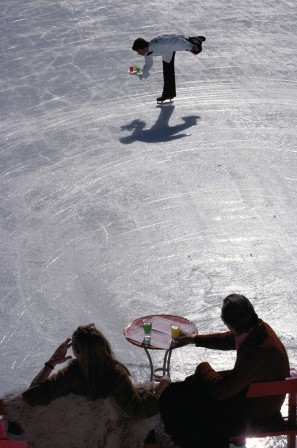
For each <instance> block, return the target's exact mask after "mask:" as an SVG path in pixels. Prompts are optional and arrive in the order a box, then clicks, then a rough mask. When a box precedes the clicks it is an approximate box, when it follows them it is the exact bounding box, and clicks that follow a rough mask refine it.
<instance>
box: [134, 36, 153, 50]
mask: <svg viewBox="0 0 297 448" xmlns="http://www.w3.org/2000/svg"><path fill="white" fill-rule="evenodd" d="M148 46H149V43H148V42H147V41H146V40H145V39H143V38H142V37H138V38H137V39H136V40H135V41H134V44H133V45H132V50H134V51H138V50H143V49H144V48H145V47H148Z"/></svg>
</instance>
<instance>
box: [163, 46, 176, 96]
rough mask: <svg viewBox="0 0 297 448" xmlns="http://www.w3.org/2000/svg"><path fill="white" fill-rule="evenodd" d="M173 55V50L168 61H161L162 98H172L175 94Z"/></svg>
mask: <svg viewBox="0 0 297 448" xmlns="http://www.w3.org/2000/svg"><path fill="white" fill-rule="evenodd" d="M174 57H175V51H174V52H173V55H172V58H171V61H170V62H165V61H163V80H164V86H163V93H162V96H163V97H164V98H174V97H175V96H176V88H175V71H174Z"/></svg>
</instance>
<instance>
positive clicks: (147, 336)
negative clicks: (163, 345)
mask: <svg viewBox="0 0 297 448" xmlns="http://www.w3.org/2000/svg"><path fill="white" fill-rule="evenodd" d="M142 323H143V331H144V343H145V344H149V343H150V341H151V334H152V326H153V325H152V321H151V320H150V319H143V322H142Z"/></svg>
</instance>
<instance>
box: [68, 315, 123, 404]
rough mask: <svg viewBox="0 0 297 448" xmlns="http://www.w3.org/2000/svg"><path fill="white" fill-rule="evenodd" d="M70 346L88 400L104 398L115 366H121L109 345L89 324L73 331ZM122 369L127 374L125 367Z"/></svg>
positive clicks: (93, 326) (109, 388) (108, 389)
mask: <svg viewBox="0 0 297 448" xmlns="http://www.w3.org/2000/svg"><path fill="white" fill-rule="evenodd" d="M72 345H73V349H74V352H75V353H76V354H77V361H78V365H79V368H80V371H81V373H82V376H83V378H84V380H85V382H86V384H87V387H88V396H89V398H91V399H92V400H95V399H96V398H98V397H102V398H105V397H106V396H107V395H108V394H109V393H110V390H111V380H112V376H113V375H112V374H113V372H114V370H115V368H116V366H117V365H122V364H121V363H120V362H118V361H117V360H116V359H115V358H114V355H113V353H112V350H111V346H110V343H109V342H108V340H107V339H106V338H105V336H103V334H102V333H101V332H100V331H99V330H98V329H97V328H96V327H95V325H93V324H90V325H86V326H80V327H78V328H77V329H76V330H75V332H74V333H73V335H72ZM122 367H123V368H124V369H125V370H126V371H127V373H128V374H129V372H128V370H127V369H126V367H125V366H123V365H122Z"/></svg>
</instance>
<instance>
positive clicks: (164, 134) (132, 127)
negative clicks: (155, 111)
mask: <svg viewBox="0 0 297 448" xmlns="http://www.w3.org/2000/svg"><path fill="white" fill-rule="evenodd" d="M173 111H174V106H172V105H166V106H163V107H161V110H160V115H159V117H158V119H157V121H156V123H155V124H154V125H153V126H152V127H151V128H150V129H145V127H146V123H145V122H144V121H143V120H133V121H132V122H131V123H130V124H127V125H124V126H121V130H122V131H132V133H131V135H129V136H127V137H122V138H120V142H121V143H123V144H126V145H127V144H130V143H133V142H135V141H140V142H146V143H157V142H165V141H171V140H177V139H179V138H182V137H186V136H187V135H189V134H187V133H182V134H180V132H182V131H185V130H186V129H189V128H190V127H191V126H195V125H196V124H197V120H198V119H199V118H200V117H199V116H198V115H190V116H188V117H182V119H183V121H184V123H181V124H177V125H175V126H169V120H170V117H171V115H172V113H173Z"/></svg>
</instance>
